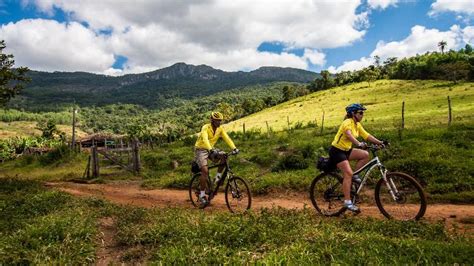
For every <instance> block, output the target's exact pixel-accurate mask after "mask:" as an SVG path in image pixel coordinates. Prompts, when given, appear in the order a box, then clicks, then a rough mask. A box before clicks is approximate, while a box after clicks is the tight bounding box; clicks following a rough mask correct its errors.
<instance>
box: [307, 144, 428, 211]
mask: <svg viewBox="0 0 474 266" xmlns="http://www.w3.org/2000/svg"><path fill="white" fill-rule="evenodd" d="M382 148H383V146H377V145H370V146H369V147H368V149H369V150H370V151H371V152H372V154H373V157H374V158H373V159H372V160H370V161H369V162H368V163H367V164H366V165H364V166H363V167H362V168H361V169H359V170H358V171H356V172H354V174H358V175H359V176H360V177H361V180H362V181H361V183H360V184H356V183H355V182H354V181H353V182H352V189H351V199H352V201H353V202H357V203H359V202H361V199H363V198H364V196H371V195H370V194H368V195H366V194H364V195H361V191H362V187H363V186H364V184H365V183H366V181H367V178H368V176H369V174H370V172H371V171H372V170H373V169H374V168H377V169H378V170H379V171H380V175H379V177H380V180H379V181H378V182H377V184H376V185H375V202H376V204H377V207H378V208H379V210H380V212H381V213H382V214H383V215H384V216H385V217H387V218H389V219H396V220H418V219H420V218H421V217H423V215H424V214H425V211H426V196H425V193H424V192H423V188H422V187H421V185H420V184H419V183H418V182H417V181H416V180H415V179H414V178H413V177H411V176H409V175H407V174H405V173H401V172H388V171H387V169H386V168H385V166H384V165H383V164H382V163H381V162H380V160H379V158H378V156H377V151H378V150H380V149H382ZM342 181H343V177H342V176H341V175H340V174H339V173H337V172H336V170H329V171H323V172H322V173H321V174H320V175H318V176H317V177H316V178H314V180H313V182H312V183H311V188H310V198H311V202H312V203H313V206H314V207H315V208H316V210H317V211H318V212H319V213H321V214H323V215H325V216H338V215H340V214H342V213H344V212H345V211H346V208H345V207H344V193H343V191H342Z"/></svg>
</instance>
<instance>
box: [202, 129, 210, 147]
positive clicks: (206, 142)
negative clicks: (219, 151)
mask: <svg viewBox="0 0 474 266" xmlns="http://www.w3.org/2000/svg"><path fill="white" fill-rule="evenodd" d="M201 139H202V142H203V143H204V147H205V148H206V149H207V150H208V151H209V150H211V149H212V146H211V143H210V142H209V135H208V134H207V127H205V126H204V127H202V130H201Z"/></svg>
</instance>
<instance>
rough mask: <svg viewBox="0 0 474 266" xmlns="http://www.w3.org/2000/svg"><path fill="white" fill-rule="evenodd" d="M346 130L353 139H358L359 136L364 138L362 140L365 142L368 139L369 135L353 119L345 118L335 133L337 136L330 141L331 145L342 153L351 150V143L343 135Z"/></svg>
mask: <svg viewBox="0 0 474 266" xmlns="http://www.w3.org/2000/svg"><path fill="white" fill-rule="evenodd" d="M347 130H350V131H351V133H352V136H354V138H358V137H359V136H361V137H362V138H364V140H367V138H368V137H369V133H367V131H365V129H364V128H363V127H362V124H361V123H356V122H355V121H354V119H352V118H347V119H346V120H344V122H342V124H341V126H340V127H339V130H338V131H337V134H336V136H335V137H334V140H333V141H332V143H331V145H332V146H334V147H336V148H338V149H340V150H343V151H348V150H350V149H351V148H352V142H351V141H350V140H349V138H348V137H347V135H346V133H345V132H346V131H347Z"/></svg>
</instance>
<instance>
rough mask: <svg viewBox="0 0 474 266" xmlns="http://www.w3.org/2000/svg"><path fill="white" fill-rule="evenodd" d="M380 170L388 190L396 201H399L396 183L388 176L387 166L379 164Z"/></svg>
mask: <svg viewBox="0 0 474 266" xmlns="http://www.w3.org/2000/svg"><path fill="white" fill-rule="evenodd" d="M379 170H380V174H382V179H383V181H384V182H385V184H386V185H387V188H388V192H389V193H390V195H391V196H392V198H393V200H394V201H395V202H396V201H398V190H397V187H396V186H395V183H394V182H393V180H392V179H391V178H390V179H388V178H387V172H388V171H387V169H385V167H383V166H379Z"/></svg>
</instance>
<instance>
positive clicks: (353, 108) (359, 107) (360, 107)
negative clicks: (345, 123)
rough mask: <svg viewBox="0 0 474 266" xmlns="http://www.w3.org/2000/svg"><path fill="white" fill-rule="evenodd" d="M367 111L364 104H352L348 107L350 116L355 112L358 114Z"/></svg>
mask: <svg viewBox="0 0 474 266" xmlns="http://www.w3.org/2000/svg"><path fill="white" fill-rule="evenodd" d="M360 110H362V111H365V110H367V108H365V107H364V106H363V105H362V104H360V103H353V104H350V105H348V106H347V107H346V112H347V113H348V114H352V113H353V112H357V111H360Z"/></svg>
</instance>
